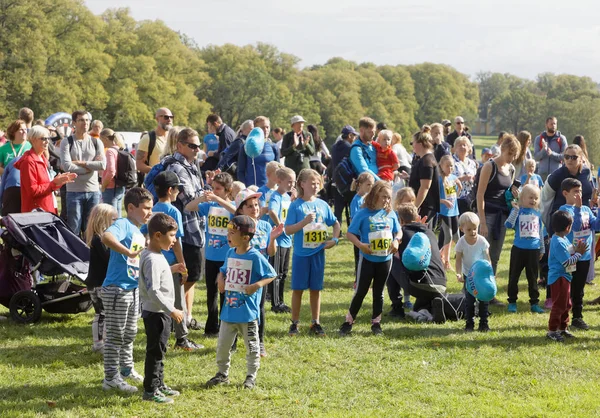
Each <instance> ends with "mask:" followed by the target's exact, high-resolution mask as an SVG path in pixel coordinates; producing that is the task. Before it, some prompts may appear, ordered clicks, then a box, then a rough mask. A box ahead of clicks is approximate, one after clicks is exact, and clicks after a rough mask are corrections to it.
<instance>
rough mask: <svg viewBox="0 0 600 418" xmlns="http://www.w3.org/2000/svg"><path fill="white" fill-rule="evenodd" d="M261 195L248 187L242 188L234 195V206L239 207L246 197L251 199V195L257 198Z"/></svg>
mask: <svg viewBox="0 0 600 418" xmlns="http://www.w3.org/2000/svg"><path fill="white" fill-rule="evenodd" d="M261 196H262V193H258V192H254V191H252V190H250V189H244V190H242V191H240V192H239V193H238V194H237V196H236V197H235V208H236V209H239V208H240V206H242V203H244V202H245V201H246V200H248V199H252V198H253V197H256V198H259V197H261Z"/></svg>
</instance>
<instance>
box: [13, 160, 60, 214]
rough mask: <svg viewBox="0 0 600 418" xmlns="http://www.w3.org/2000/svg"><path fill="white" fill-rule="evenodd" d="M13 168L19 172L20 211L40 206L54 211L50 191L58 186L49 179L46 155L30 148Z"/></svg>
mask: <svg viewBox="0 0 600 418" xmlns="http://www.w3.org/2000/svg"><path fill="white" fill-rule="evenodd" d="M15 168H16V169H18V170H19V171H20V172H21V211H22V212H31V211H32V210H33V209H36V208H40V209H43V210H45V211H46V212H52V213H56V207H55V206H54V202H55V201H54V197H53V196H52V192H53V191H54V190H57V189H58V187H56V186H55V185H54V183H52V182H51V181H50V177H49V176H48V160H47V159H46V157H45V156H44V155H43V154H42V155H41V156H40V155H37V154H36V153H35V152H34V151H33V149H30V150H29V151H27V152H26V153H25V154H23V156H22V157H21V158H20V159H19V161H17V162H16V163H15Z"/></svg>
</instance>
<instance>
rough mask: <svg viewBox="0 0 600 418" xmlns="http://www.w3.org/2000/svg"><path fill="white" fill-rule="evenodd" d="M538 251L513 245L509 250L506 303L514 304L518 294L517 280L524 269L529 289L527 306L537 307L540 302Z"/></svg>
mask: <svg viewBox="0 0 600 418" xmlns="http://www.w3.org/2000/svg"><path fill="white" fill-rule="evenodd" d="M539 260H540V251H539V250H524V249H521V248H517V247H515V246H514V245H513V247H512V249H511V250H510V266H509V270H508V303H516V302H517V295H518V294H519V278H520V277H521V272H522V271H523V269H525V275H526V276H527V286H528V289H529V304H531V305H537V304H538V303H539V301H540V292H539V290H538V285H537V279H538V269H539Z"/></svg>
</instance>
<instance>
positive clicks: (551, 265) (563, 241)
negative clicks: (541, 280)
mask: <svg viewBox="0 0 600 418" xmlns="http://www.w3.org/2000/svg"><path fill="white" fill-rule="evenodd" d="M574 253H575V251H574V250H573V246H572V245H571V241H569V239H568V238H567V237H559V236H558V235H556V234H555V235H552V239H551V240H550V252H549V253H548V285H551V284H552V283H554V282H555V281H557V280H558V279H559V278H560V277H564V278H565V279H567V280H568V281H571V279H572V278H573V276H572V275H571V273H572V272H574V271H575V267H576V264H573V265H572V266H569V267H567V268H566V269H565V267H564V265H563V263H564V262H565V261H567V260H568V259H569V258H571V256H572V255H573V254H574Z"/></svg>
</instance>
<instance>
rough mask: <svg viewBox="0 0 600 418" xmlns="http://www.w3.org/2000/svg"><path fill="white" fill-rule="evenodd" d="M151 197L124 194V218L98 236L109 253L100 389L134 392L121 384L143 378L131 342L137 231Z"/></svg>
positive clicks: (140, 192) (135, 191)
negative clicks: (102, 369)
mask: <svg viewBox="0 0 600 418" xmlns="http://www.w3.org/2000/svg"><path fill="white" fill-rule="evenodd" d="M152 199H153V197H152V194H151V193H150V192H149V191H148V190H146V189H143V188H141V187H134V188H132V189H130V190H129V191H128V192H127V193H126V194H125V199H124V201H125V208H126V210H127V217H126V218H121V219H117V220H116V221H115V223H113V224H112V225H111V226H110V227H108V229H107V230H106V231H105V232H104V233H103V234H102V243H103V244H104V245H106V246H107V247H108V248H109V249H110V258H109V260H108V270H107V272H106V279H105V280H104V283H103V285H102V303H103V305H104V312H105V318H106V337H105V339H104V381H103V382H102V389H104V390H110V389H118V390H120V391H123V392H137V387H135V386H132V385H130V384H128V383H126V382H125V380H124V378H129V379H131V380H133V381H135V382H142V381H143V380H144V378H143V377H142V375H140V374H139V373H137V372H136V371H135V369H134V368H133V340H135V336H136V334H137V320H138V312H139V307H140V304H139V294H138V292H137V288H138V277H139V271H140V257H139V255H140V253H141V252H142V250H143V249H144V247H145V245H146V242H145V239H144V236H143V235H142V233H141V232H140V229H139V227H140V226H141V225H143V224H145V223H146V222H148V219H150V215H151V214H152Z"/></svg>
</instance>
